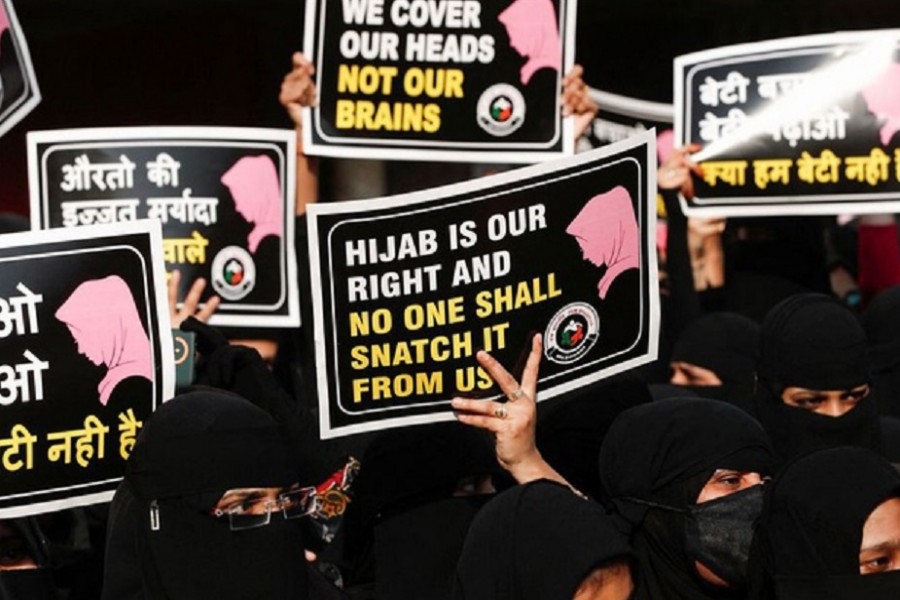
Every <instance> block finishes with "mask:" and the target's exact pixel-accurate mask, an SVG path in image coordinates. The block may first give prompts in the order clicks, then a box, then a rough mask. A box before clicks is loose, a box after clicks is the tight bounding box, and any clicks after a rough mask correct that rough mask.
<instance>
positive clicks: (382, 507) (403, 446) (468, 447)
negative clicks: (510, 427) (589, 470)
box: [323, 423, 501, 600]
mask: <svg viewBox="0 0 900 600" xmlns="http://www.w3.org/2000/svg"><path fill="white" fill-rule="evenodd" d="M361 465H362V466H361V468H360V472H359V476H358V477H357V478H356V480H355V481H354V484H353V495H352V496H353V497H352V502H351V503H350V504H349V506H348V507H347V512H346V513H345V515H344V522H343V523H342V525H341V530H340V533H339V534H338V538H337V539H336V540H335V547H336V548H339V549H340V552H341V554H342V555H341V556H340V557H338V558H337V559H336V561H335V562H338V563H339V564H340V565H341V567H342V568H343V572H344V581H345V583H346V590H347V593H348V594H349V595H350V596H351V597H353V598H356V599H360V600H362V599H369V598H377V599H378V600H410V599H413V598H414V599H415V600H448V599H449V598H450V594H451V590H452V587H453V575H454V569H455V566H456V562H457V560H459V554H460V552H461V550H462V546H463V541H464V540H465V537H466V531H468V528H469V524H470V523H471V522H472V519H473V518H475V515H476V513H477V512H478V510H479V509H480V508H481V507H482V506H483V505H484V503H485V502H486V501H487V500H489V499H490V498H491V497H492V496H493V492H494V485H493V481H492V475H498V474H500V471H501V470H500V467H499V466H498V465H497V461H496V459H495V458H494V453H493V448H492V446H491V443H490V439H489V438H488V437H487V436H486V435H485V434H484V433H483V432H481V431H478V430H476V429H471V428H469V427H465V426H464V425H461V424H459V423H437V424H432V425H423V426H418V427H412V428H406V429H396V430H389V431H385V432H382V433H380V434H379V435H377V436H376V437H375V438H373V439H372V442H371V444H370V445H369V447H368V448H367V450H366V452H365V454H363V456H362V458H361ZM326 558H329V555H328V554H325V555H323V559H326Z"/></svg>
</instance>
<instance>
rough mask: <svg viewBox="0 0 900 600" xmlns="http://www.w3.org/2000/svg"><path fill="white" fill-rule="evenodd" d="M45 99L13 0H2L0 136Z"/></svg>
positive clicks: (0, 12) (0, 27) (0, 18)
mask: <svg viewBox="0 0 900 600" xmlns="http://www.w3.org/2000/svg"><path fill="white" fill-rule="evenodd" d="M40 101H41V92H40V90H39V89H38V83H37V77H36V76H35V74H34V67H33V66H32V64H31V54H30V53H29V51H28V45H27V44H26V43H25V36H24V35H23V34H22V27H21V26H20V25H19V20H18V19H17V18H16V11H15V10H14V9H13V5H12V2H11V0H0V136H2V135H3V134H4V133H6V132H7V131H9V129H10V128H12V127H13V126H14V125H15V124H16V123H18V122H19V121H21V120H22V119H23V118H25V115H27V114H28V113H30V112H31V110H32V109H33V108H34V107H35V106H37V105H38V103H40Z"/></svg>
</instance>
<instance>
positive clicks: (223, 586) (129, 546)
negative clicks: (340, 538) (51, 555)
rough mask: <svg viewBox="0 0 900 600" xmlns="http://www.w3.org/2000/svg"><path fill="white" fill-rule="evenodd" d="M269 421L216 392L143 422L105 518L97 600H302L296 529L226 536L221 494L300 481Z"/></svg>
mask: <svg viewBox="0 0 900 600" xmlns="http://www.w3.org/2000/svg"><path fill="white" fill-rule="evenodd" d="M288 456H289V454H288V452H287V451H286V449H285V445H284V443H283V441H282V438H281V436H280V434H279V429H278V426H277V424H276V423H275V421H274V420H273V419H272V418H271V417H270V416H269V415H268V414H267V413H266V412H264V411H263V410H262V409H260V408H257V407H256V406H254V405H252V404H251V403H250V402H248V401H247V400H244V399H243V398H241V397H239V396H236V395H234V394H229V393H225V392H218V391H204V392H192V393H189V394H184V395H182V396H177V397H175V398H174V399H172V400H170V401H169V402H167V403H165V404H164V405H163V406H162V407H161V408H160V409H159V410H157V411H156V413H154V414H153V416H152V417H151V418H150V419H149V420H148V421H147V423H146V424H145V426H144V428H143V430H142V431H141V433H140V435H139V436H138V440H137V444H136V445H135V447H134V450H133V452H132V455H131V458H130V459H129V461H128V463H127V466H126V474H125V478H124V481H123V482H122V483H121V484H120V486H119V489H118V490H117V491H116V496H115V498H114V499H113V504H112V507H111V510H110V519H109V533H108V539H107V554H106V565H105V575H104V577H105V579H104V586H103V595H102V598H103V599H104V600H106V599H108V600H113V599H115V600H130V599H135V600H137V599H144V598H147V599H149V598H153V599H154V600H157V599H167V598H168V599H172V600H180V599H184V600H197V599H201V598H215V599H217V600H223V599H231V598H233V599H245V598H273V599H274V598H277V599H279V600H281V599H283V600H293V599H305V598H307V597H308V583H307V570H306V569H307V566H306V561H305V557H304V545H303V537H302V532H301V529H300V527H301V522H300V521H299V520H293V519H292V520H287V519H285V518H283V517H282V514H281V513H280V512H276V511H275V510H274V509H273V511H272V512H271V513H270V516H271V519H270V522H269V523H268V524H267V525H264V526H259V527H253V528H248V529H242V530H237V531H236V530H233V529H234V528H233V526H232V524H231V523H230V518H229V515H223V516H219V517H217V516H216V515H215V514H214V508H215V507H216V506H217V503H218V502H219V500H220V498H222V496H223V494H224V493H225V492H226V491H228V490H234V489H239V488H273V487H274V488H283V487H285V486H288V485H290V484H291V483H293V482H296V481H298V479H299V477H300V473H299V468H298V467H297V466H296V465H293V464H291V463H290V462H289V459H288Z"/></svg>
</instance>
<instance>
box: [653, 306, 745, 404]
mask: <svg viewBox="0 0 900 600" xmlns="http://www.w3.org/2000/svg"><path fill="white" fill-rule="evenodd" d="M758 355H759V325H757V324H756V322H754V321H752V320H751V319H748V318H747V317H745V316H743V315H739V314H736V313H727V312H720V313H713V314H710V315H706V316H703V317H700V318H699V319H696V320H695V321H693V322H691V324H690V325H688V326H687V327H686V328H685V330H684V331H683V332H682V333H681V336H680V337H679V338H678V341H677V342H675V345H674V347H673V348H672V354H671V361H670V365H671V367H672V378H671V379H670V380H669V383H670V384H672V385H677V386H680V387H682V388H684V389H689V390H691V391H692V392H695V393H697V394H699V395H700V396H703V397H705V398H715V399H718V400H724V401H726V402H730V403H732V404H735V405H737V406H739V407H740V408H745V409H747V410H752V408H751V405H752V398H753V390H754V388H755V383H756V360H757V357H758Z"/></svg>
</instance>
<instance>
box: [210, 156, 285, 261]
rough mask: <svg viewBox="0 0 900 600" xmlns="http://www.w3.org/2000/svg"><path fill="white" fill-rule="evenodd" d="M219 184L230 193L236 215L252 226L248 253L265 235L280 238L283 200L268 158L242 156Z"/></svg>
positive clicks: (254, 249) (255, 247) (254, 248)
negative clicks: (224, 186)
mask: <svg viewBox="0 0 900 600" xmlns="http://www.w3.org/2000/svg"><path fill="white" fill-rule="evenodd" d="M222 183H223V184H225V185H226V186H227V187H228V189H229V190H230V191H231V196H232V197H233V198H234V207H235V209H236V210H237V211H238V213H240V215H241V216H242V217H244V220H246V221H247V222H248V223H252V224H253V229H252V230H251V231H250V234H249V235H248V236H247V248H248V249H249V250H250V252H252V253H255V252H256V249H257V248H258V247H259V244H260V243H261V242H262V241H263V238H265V237H266V236H269V235H274V236H276V237H281V233H282V231H284V201H283V200H282V198H281V186H280V185H279V182H278V171H277V170H276V169H275V164H274V163H273V162H272V159H271V158H269V157H268V156H245V157H244V158H242V159H240V160H239V161H237V162H236V163H234V165H233V166H232V167H231V168H230V169H228V171H227V172H226V173H225V174H224V175H222Z"/></svg>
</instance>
